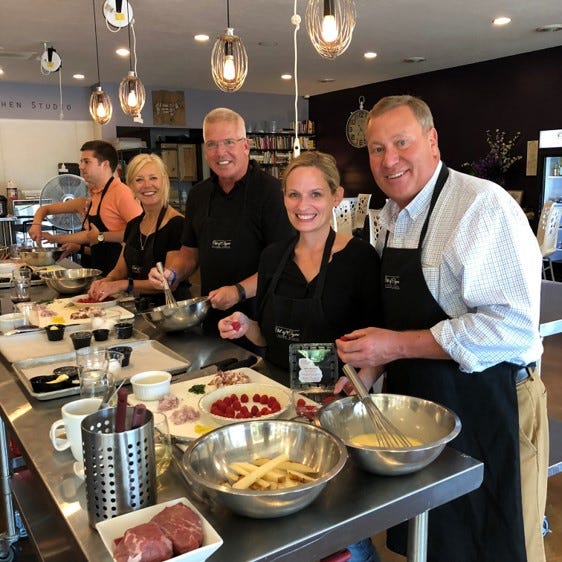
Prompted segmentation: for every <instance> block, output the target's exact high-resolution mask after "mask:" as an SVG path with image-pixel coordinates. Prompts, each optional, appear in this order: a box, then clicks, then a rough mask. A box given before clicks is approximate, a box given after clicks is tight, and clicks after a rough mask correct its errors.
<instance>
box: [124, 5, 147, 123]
mask: <svg viewBox="0 0 562 562" xmlns="http://www.w3.org/2000/svg"><path fill="white" fill-rule="evenodd" d="M126 4H127V19H128V20H129V25H128V26H127V30H128V32H129V72H128V74H127V76H125V78H123V80H121V83H120V84H119V101H120V102H121V109H122V110H123V112H124V113H125V114H126V115H131V116H132V117H133V121H135V122H136V123H143V120H142V117H141V111H142V108H143V107H144V103H145V101H146V92H145V89H144V85H143V83H142V82H141V80H140V78H139V77H138V76H137V41H136V36H135V30H134V27H133V24H134V20H132V19H130V18H129V13H128V12H129V2H127V3H126ZM131 28H133V47H132V49H131ZM133 55H134V59H135V64H134V66H133Z"/></svg>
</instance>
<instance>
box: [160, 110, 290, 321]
mask: <svg viewBox="0 0 562 562" xmlns="http://www.w3.org/2000/svg"><path fill="white" fill-rule="evenodd" d="M203 138H204V140H205V145H204V146H205V158H206V160H207V163H208V164H209V167H210V168H211V170H212V173H211V177H210V178H208V179H206V180H204V181H202V182H201V183H199V184H197V185H196V186H195V187H194V188H193V189H192V190H191V192H190V193H189V196H188V199H187V205H186V216H185V228H184V233H183V238H182V247H181V249H180V250H179V251H178V252H177V253H176V255H175V256H174V257H173V258H172V259H171V261H170V267H169V268H167V269H166V270H165V271H164V275H165V277H166V279H167V280H168V282H169V283H171V285H172V287H174V285H175V283H177V282H178V281H179V280H181V279H184V278H186V277H189V276H190V275H191V274H192V273H193V272H194V271H195V270H196V269H197V267H200V274H201V294H202V295H208V296H209V299H210V302H211V306H212V309H213V310H211V311H210V313H209V315H208V316H207V319H206V321H205V326H206V327H208V328H213V329H215V330H216V324H217V322H218V320H219V319H220V318H222V317H224V316H227V315H228V314H231V313H232V312H233V311H234V310H242V311H244V312H245V313H247V314H249V315H250V316H252V317H254V309H253V308H254V297H255V294H256V286H257V269H258V262H259V258H260V255H261V252H262V250H263V249H264V248H265V247H266V246H267V245H268V244H270V243H272V242H275V241H277V240H281V239H283V238H288V237H290V236H291V235H292V234H293V230H292V227H291V225H290V223H289V220H288V218H287V213H286V212H285V208H284V206H283V195H282V191H281V183H280V182H279V180H277V179H276V178H274V177H273V176H271V175H269V174H267V173H265V172H264V171H262V170H261V169H260V168H259V166H258V165H257V164H256V163H255V162H254V161H250V146H249V141H248V139H247V138H246V125H245V123H244V119H243V118H242V117H241V116H240V115H239V114H238V113H236V112H234V111H232V110H230V109H225V108H217V109H214V110H212V111H211V112H210V113H208V114H207V115H206V117H205V119H204V121H203ZM149 279H151V281H152V282H153V284H154V286H155V287H160V288H161V287H162V276H161V275H160V274H159V273H158V271H157V270H156V269H152V270H151V272H150V275H149Z"/></svg>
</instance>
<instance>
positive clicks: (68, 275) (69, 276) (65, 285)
mask: <svg viewBox="0 0 562 562" xmlns="http://www.w3.org/2000/svg"><path fill="white" fill-rule="evenodd" d="M39 275H41V279H43V280H44V281H45V283H46V284H47V286H48V287H50V288H51V289H54V290H55V291H57V292H59V293H63V294H67V295H74V294H78V293H84V292H85V291H86V290H87V289H88V287H89V286H90V284H91V283H92V281H93V280H94V279H95V278H96V277H99V276H100V275H101V270H100V269H91V268H78V269H56V270H53V271H41V272H40V273H39Z"/></svg>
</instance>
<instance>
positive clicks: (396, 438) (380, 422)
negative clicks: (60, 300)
mask: <svg viewBox="0 0 562 562" xmlns="http://www.w3.org/2000/svg"><path fill="white" fill-rule="evenodd" d="M343 372H344V373H345V375H346V377H347V378H348V379H349V382H351V384H352V385H353V388H354V389H355V392H356V393H357V396H358V397H359V399H360V400H361V403H362V404H363V405H364V406H365V408H366V410H367V414H368V415H369V418H370V419H371V422H372V423H373V428H374V430H375V435H376V437H377V439H378V442H379V444H380V446H382V447H384V448H387V449H400V448H403V447H411V446H412V442H411V441H410V439H408V437H406V436H405V435H404V434H403V433H402V432H401V431H400V430H399V429H398V428H397V427H396V426H395V425H394V424H393V423H392V422H391V421H390V420H389V419H388V418H387V417H386V416H385V415H384V414H383V413H382V412H381V410H380V408H379V407H378V406H377V405H376V404H375V403H374V402H373V400H372V399H371V396H370V395H369V393H368V391H367V389H366V388H365V386H364V385H363V382H362V381H361V379H360V378H359V375H358V374H357V371H356V370H355V369H354V368H353V367H352V366H351V365H344V366H343Z"/></svg>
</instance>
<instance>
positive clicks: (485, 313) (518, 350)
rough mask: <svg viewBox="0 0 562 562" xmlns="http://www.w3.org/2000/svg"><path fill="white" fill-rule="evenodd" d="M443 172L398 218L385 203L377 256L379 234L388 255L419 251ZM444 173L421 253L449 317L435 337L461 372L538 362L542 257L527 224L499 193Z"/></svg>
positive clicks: (482, 183)
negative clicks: (390, 251) (397, 250)
mask: <svg viewBox="0 0 562 562" xmlns="http://www.w3.org/2000/svg"><path fill="white" fill-rule="evenodd" d="M441 165H442V164H440V165H438V166H437V169H436V170H435V173H434V174H433V176H432V177H431V179H430V180H429V182H428V183H427V185H426V186H425V187H424V188H423V189H422V191H421V192H420V193H419V194H418V195H417V196H416V198H415V199H414V200H413V201H412V202H411V203H410V204H409V205H408V206H407V207H405V208H404V209H402V211H400V209H399V207H398V205H396V203H394V202H393V201H391V200H388V201H387V202H386V204H385V206H384V208H383V209H382V211H381V214H380V217H379V220H380V223H381V226H382V231H381V234H380V235H379V237H378V239H377V242H376V248H377V251H378V252H379V254H381V253H382V250H383V247H384V241H385V237H386V236H385V229H388V230H389V231H390V233H389V236H388V242H387V244H388V246H389V247H394V248H415V247H417V244H418V240H419V236H420V232H421V229H422V226H423V223H424V221H425V218H426V216H427V213H428V210H429V204H430V199H431V195H432V193H433V188H434V186H435V183H436V181H437V176H438V175H439V171H440V169H441ZM449 172H450V173H449V178H448V179H447V182H446V183H445V186H444V187H443V191H442V193H441V196H440V197H439V200H438V201H437V203H436V205H435V208H434V210H433V214H432V216H431V219H430V221H429V225H428V230H427V234H426V237H425V242H424V245H423V250H422V269H423V273H424V277H425V280H426V283H427V286H428V288H429V290H430V292H431V294H432V295H433V297H434V298H435V300H436V301H437V302H438V303H439V305H440V306H441V308H442V309H443V310H444V311H445V312H446V313H447V315H448V316H449V317H450V319H449V320H444V321H442V322H439V323H438V324H436V325H435V326H433V327H432V328H431V332H432V334H433V337H434V338H435V339H436V340H437V342H438V343H439V345H440V346H441V347H442V348H443V349H444V350H445V351H446V352H447V353H448V354H449V355H450V356H451V357H452V358H453V359H454V360H455V361H456V362H457V363H458V364H459V365H460V369H461V370H462V371H465V372H475V371H476V372H477V371H482V370H484V369H486V368H488V367H491V366H493V365H496V364H498V363H501V362H502V361H507V362H510V363H515V364H518V365H527V364H528V363H532V362H533V361H538V360H539V358H540V356H541V354H542V342H541V339H540V335H539V312H540V292H541V262H542V257H541V253H540V250H539V246H538V243H537V240H536V237H535V235H534V234H533V232H532V230H531V228H530V227H529V222H528V220H527V217H526V216H525V214H524V213H523V211H522V209H521V208H520V206H519V205H518V204H517V203H516V202H515V201H514V199H513V198H512V197H511V195H509V194H508V193H507V192H506V191H505V190H504V189H502V188H501V187H500V186H498V185H496V184H494V183H492V182H489V181H486V180H482V179H479V178H475V177H473V176H469V175H466V174H462V173H460V172H457V171H455V170H451V169H450V170H449ZM412 306H415V303H412Z"/></svg>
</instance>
